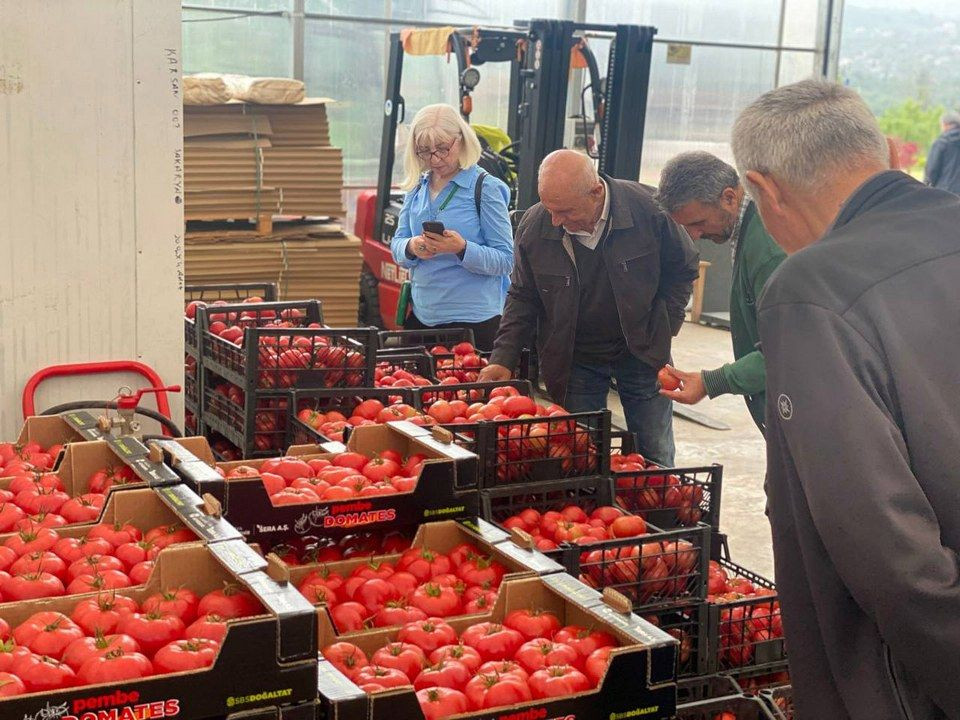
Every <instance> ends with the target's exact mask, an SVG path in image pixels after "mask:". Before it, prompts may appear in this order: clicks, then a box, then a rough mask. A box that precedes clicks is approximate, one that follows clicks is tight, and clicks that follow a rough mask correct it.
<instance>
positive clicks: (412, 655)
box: [370, 642, 427, 682]
mask: <svg viewBox="0 0 960 720" xmlns="http://www.w3.org/2000/svg"><path fill="white" fill-rule="evenodd" d="M370 662H371V663H373V664H374V665H380V666H382V667H389V668H396V669H397V670H399V671H400V672H402V673H403V674H404V675H406V676H407V677H408V678H409V679H410V681H411V682H412V681H413V680H414V679H415V678H416V677H417V676H418V675H419V674H420V672H421V670H423V668H424V666H426V665H427V657H426V655H425V654H424V652H423V650H421V649H420V648H419V647H417V646H416V645H413V644H411V643H405V642H392V643H387V644H386V645H384V646H383V647H382V648H380V649H379V650H377V651H376V652H375V653H374V654H373V655H372V656H371V657H370Z"/></svg>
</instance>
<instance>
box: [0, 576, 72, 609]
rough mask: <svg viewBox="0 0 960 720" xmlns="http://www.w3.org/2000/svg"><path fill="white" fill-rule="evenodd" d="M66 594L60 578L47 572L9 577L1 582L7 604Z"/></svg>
mask: <svg viewBox="0 0 960 720" xmlns="http://www.w3.org/2000/svg"><path fill="white" fill-rule="evenodd" d="M4 574H5V573H4ZM65 592H66V590H65V588H64V587H63V583H62V582H61V581H60V578H58V577H57V576H56V575H51V574H50V573H47V572H39V573H28V574H26V575H7V576H6V577H5V578H3V579H2V580H0V595H2V597H3V599H4V600H5V601H6V602H12V601H14V600H33V599H35V598H44V597H57V596H59V595H63V594H64V593H65Z"/></svg>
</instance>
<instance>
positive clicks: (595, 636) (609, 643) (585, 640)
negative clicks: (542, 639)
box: [553, 625, 617, 659]
mask: <svg viewBox="0 0 960 720" xmlns="http://www.w3.org/2000/svg"><path fill="white" fill-rule="evenodd" d="M553 640H554V642H558V643H564V644H566V645H569V646H570V647H572V648H573V649H574V650H576V651H577V653H578V654H579V655H580V657H581V658H584V659H586V658H587V656H589V655H590V653H592V652H593V651H594V650H597V649H599V648H602V647H616V646H617V639H616V638H615V637H613V635H611V634H610V633H608V632H604V631H603V630H589V629H587V628H584V627H580V626H578V625H567V626H565V627H563V628H560V630H559V631H558V632H557V634H556V635H554V636H553Z"/></svg>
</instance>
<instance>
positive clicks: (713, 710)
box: [676, 695, 826, 720]
mask: <svg viewBox="0 0 960 720" xmlns="http://www.w3.org/2000/svg"><path fill="white" fill-rule="evenodd" d="M724 713H731V714H732V715H733V718H734V720H774V718H773V715H771V714H770V711H769V710H768V709H767V706H766V705H764V703H763V702H761V701H760V700H759V699H757V698H755V697H750V696H749V695H731V696H729V697H724V698H714V699H712V700H697V701H695V702H691V703H686V704H683V705H677V716H676V720H728V717H729V715H728V716H727V717H724ZM824 720H826V719H824Z"/></svg>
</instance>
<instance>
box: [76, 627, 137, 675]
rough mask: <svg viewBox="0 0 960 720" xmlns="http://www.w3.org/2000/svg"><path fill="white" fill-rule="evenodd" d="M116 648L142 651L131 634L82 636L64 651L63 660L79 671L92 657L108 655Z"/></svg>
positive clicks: (127, 650) (124, 650)
mask: <svg viewBox="0 0 960 720" xmlns="http://www.w3.org/2000/svg"><path fill="white" fill-rule="evenodd" d="M116 650H120V651H121V652H128V653H130V652H140V645H139V644H138V643H137V641H136V640H134V639H133V638H132V637H130V636H129V635H99V636H97V637H82V638H78V639H76V640H74V641H73V642H72V643H70V644H69V645H68V646H67V649H66V650H64V651H63V657H62V658H61V660H62V661H63V662H65V663H66V664H67V665H69V666H70V667H71V668H73V670H74V672H77V671H79V670H80V668H81V667H83V664H84V663H85V662H86V661H87V660H89V659H90V658H92V657H95V656H98V655H106V654H107V653H110V652H114V651H116Z"/></svg>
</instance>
